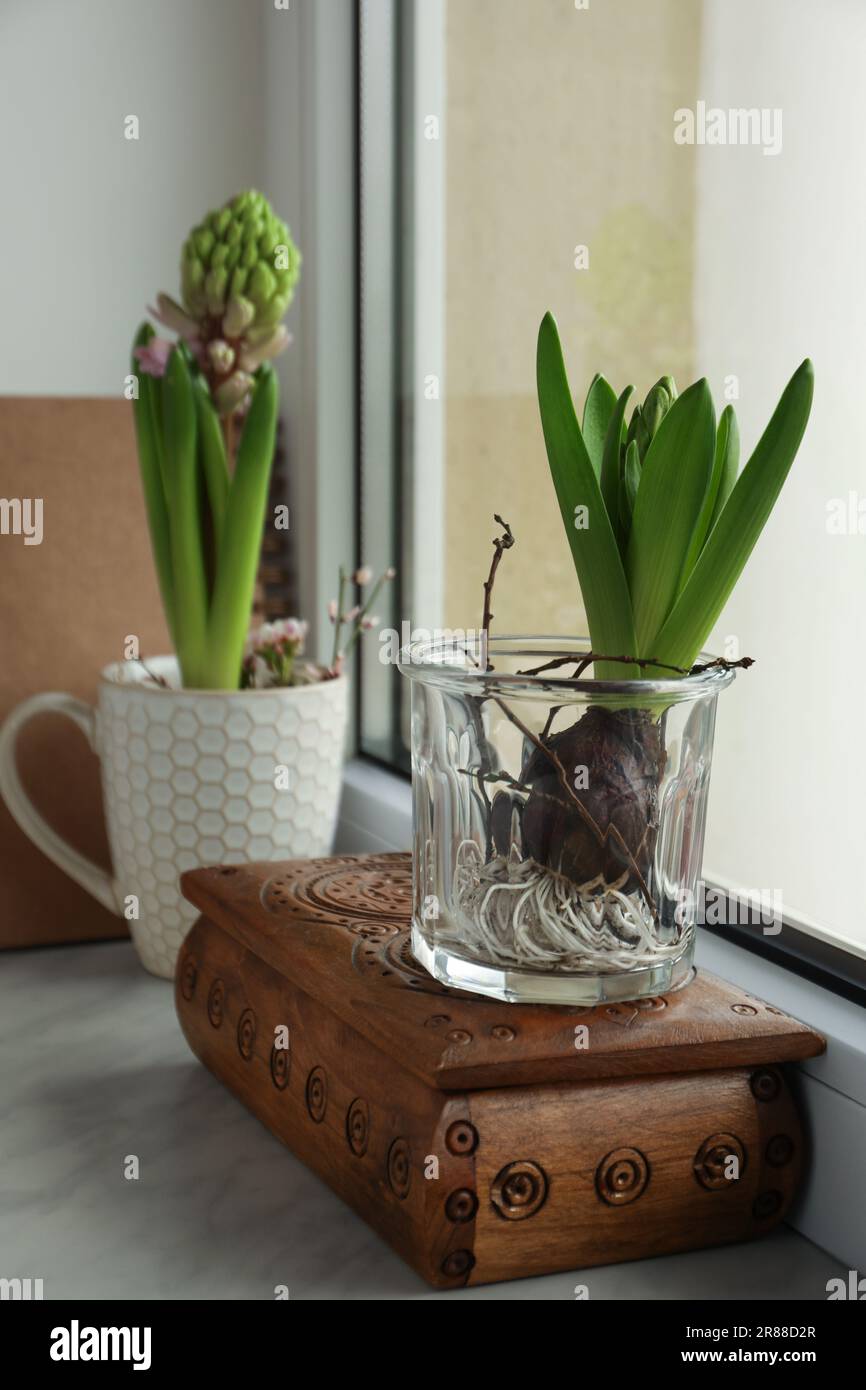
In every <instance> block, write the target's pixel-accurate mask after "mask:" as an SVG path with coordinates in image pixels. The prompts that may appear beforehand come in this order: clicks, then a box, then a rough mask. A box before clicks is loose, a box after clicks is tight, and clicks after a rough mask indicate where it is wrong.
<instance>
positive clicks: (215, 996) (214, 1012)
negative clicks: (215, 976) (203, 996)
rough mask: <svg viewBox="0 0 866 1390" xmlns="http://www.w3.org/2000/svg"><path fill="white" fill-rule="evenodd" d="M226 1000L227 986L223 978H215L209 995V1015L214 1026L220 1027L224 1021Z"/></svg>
mask: <svg viewBox="0 0 866 1390" xmlns="http://www.w3.org/2000/svg"><path fill="white" fill-rule="evenodd" d="M225 1002H226V987H225V985H224V984H223V982H222V980H214V982H213V984H212V985H211V987H210V989H209V990H208V996H207V1016H208V1019H209V1020H210V1024H211V1027H212V1028H219V1026H220V1024H221V1023H222V1021H223V1010H224V1008H225Z"/></svg>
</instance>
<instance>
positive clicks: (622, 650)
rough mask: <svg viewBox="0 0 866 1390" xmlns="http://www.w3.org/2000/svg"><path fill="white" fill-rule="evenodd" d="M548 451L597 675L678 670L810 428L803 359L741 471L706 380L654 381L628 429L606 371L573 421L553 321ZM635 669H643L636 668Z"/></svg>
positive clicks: (545, 405) (808, 371) (701, 637)
mask: <svg viewBox="0 0 866 1390" xmlns="http://www.w3.org/2000/svg"><path fill="white" fill-rule="evenodd" d="M537 376H538V403H539V409H540V412H541V423H542V428H543V430H544V440H545V444H546V446H547V456H548V461H549V463H550V471H551V474H552V477H553V483H554V487H555V489H556V496H557V500H558V502H559V508H560V512H561V513H562V520H563V523H564V525H565V530H566V535H567V536H568V541H569V545H570V547H571V553H572V557H573V559H574V566H575V569H576V571H577V577H578V582H579V584H580V588H581V592H582V594H583V600H584V605H585V608H586V616H587V622H588V625H589V635H590V640H591V642H592V647H593V650H594V651H595V652H597V653H599V655H600V657H602V658H603V657H619V658H622V657H624V656H625V657H632V658H635V659H636V660H635V661H631V662H629V661H622V660H620V661H618V662H614V661H611V660H607V661H605V660H603V659H600V660H597V661H596V663H595V674H596V676H597V678H598V679H601V680H605V679H612V680H623V679H634V678H638V677H640V676H644V677H647V676H650V677H652V676H659V677H671V676H674V677H675V676H677V675H679V676H682V675H686V674H687V673H688V671H689V670H690V669H691V667H692V665H693V663H694V662H695V660H696V658H697V656H698V654H699V652H700V650H701V647H702V645H703V643H704V642H705V641H706V639H707V637H708V636H709V633H710V631H711V629H712V627H713V624H714V623H715V621H716V619H717V618H718V617H719V614H720V613H721V611H722V609H723V607H724V605H725V603H726V601H727V599H728V597H729V595H730V593H731V591H732V589H733V588H734V585H735V584H736V582H737V580H738V579H739V577H740V574H741V572H742V570H743V567H744V565H745V563H746V561H747V560H748V558H749V555H750V554H751V552H752V549H753V547H754V545H755V542H756V541H757V539H758V537H759V536H760V534H761V531H762V530H763V528H764V524H765V523H766V521H767V518H768V517H769V515H770V513H771V511H772V509H773V507H774V505H775V502H776V499H777V497H778V495H779V492H780V491H781V488H782V484H783V483H784V481H785V478H786V477H787V475H788V470H789V469H790V467H791V464H792V463H793V461H794V457H795V455H796V453H797V450H798V448H799V445H800V440H801V439H802V437H803V433H804V431H805V429H806V423H807V421H808V419H809V411H810V408H811V404H812V386H813V372H812V364H811V362H810V361H809V360H808V359H807V360H806V361H805V362H803V363H802V364H801V365H800V366H799V367H798V368H797V370H796V372H795V373H794V375H793V376H792V378H791V380H790V381H789V383H788V385H787V386H786V387H785V390H784V392H783V393H782V397H781V400H780V401H779V404H778V405H777V407H776V409H775V411H774V413H773V416H772V419H771V420H770V423H769V424H768V425H767V428H766V429H765V431H764V433H763V435H762V436H761V439H760V440H759V442H758V444H757V446H756V448H755V450H754V452H753V453H752V455H751V457H750V459H749V461H748V463H747V464H746V466H745V468H744V469H743V471H742V473H741V474H740V475H739V476H738V475H737V470H738V463H739V433H738V429H737V420H736V416H735V414H734V410H733V407H732V406H730V405H728V406H726V407H725V409H724V410H723V411H722V414H721V417H720V419H719V421H718V425H717V424H716V419H715V412H714V408H713V400H712V396H711V394H710V389H709V386H708V384H707V382H706V380H703V379H702V380H701V381H697V382H695V383H694V385H692V386H690V387H689V388H688V389H687V390H686V391H684V392H683V394H682V395H681V396H678V395H677V390H676V386H675V385H674V382H673V380H672V378H671V377H669V376H666V377H662V379H661V380H660V381H659V382H657V383H656V385H655V386H654V387H653V388H652V390H651V391H650V392H649V394H648V395H647V397H646V400H645V401H644V403H643V405H642V406H637V407H636V408H635V410H634V412H633V414H632V416H631V420H630V421H629V422H628V424H626V409H627V406H628V402H629V398H630V396H631V395H632V392H633V389H634V388H633V387H631V386H627V387H626V388H625V390H624V391H623V392H622V393H621V394H620V395H619V396H617V395H616V393H615V392H614V390H613V388H612V387H611V386H610V385H609V384H608V382H607V381H606V380H605V379H604V377H603V376H596V377H595V378H594V379H593V381H592V383H591V385H590V388H589V391H588V393H587V397H586V404H585V406H584V412H583V425H582V426H581V425H580V424H579V423H578V420H577V415H576V413H575V409H574V404H573V401H572V396H571V391H570V389H569V385H568V378H567V376H566V371H565V363H564V360H563V355H562V347H561V345H560V341H559V333H558V331H557V327H556V322H555V320H554V318H553V317H552V315H551V314H549V313H548V314H546V315H545V317H544V319H543V320H542V323H541V328H540V330H539V334H538V353H537ZM637 660H639V661H640V662H641V664H640V665H638V664H636V661H637Z"/></svg>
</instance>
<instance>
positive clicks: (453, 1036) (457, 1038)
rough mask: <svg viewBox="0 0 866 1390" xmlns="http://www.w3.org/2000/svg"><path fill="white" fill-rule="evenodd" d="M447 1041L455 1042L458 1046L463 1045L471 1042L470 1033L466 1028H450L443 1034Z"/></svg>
mask: <svg viewBox="0 0 866 1390" xmlns="http://www.w3.org/2000/svg"><path fill="white" fill-rule="evenodd" d="M445 1036H446V1038H447V1039H448V1041H449V1042H452V1043H457V1045H458V1047H465V1046H466V1044H467V1043H471V1041H472V1034H471V1033H470V1032H468V1031H467V1029H466V1028H452V1029H451V1032H450V1033H446V1034H445Z"/></svg>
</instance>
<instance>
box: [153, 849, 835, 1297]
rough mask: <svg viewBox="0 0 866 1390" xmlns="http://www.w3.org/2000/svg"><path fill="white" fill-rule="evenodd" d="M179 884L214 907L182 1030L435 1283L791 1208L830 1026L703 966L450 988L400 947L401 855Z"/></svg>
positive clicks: (256, 867)
mask: <svg viewBox="0 0 866 1390" xmlns="http://www.w3.org/2000/svg"><path fill="white" fill-rule="evenodd" d="M183 889H184V893H185V894H186V896H187V897H188V898H189V899H190V900H191V901H192V902H193V903H195V905H196V906H197V907H198V908H199V909H200V910H201V912H202V913H203V914H204V915H203V916H202V917H201V918H200V919H199V921H198V922H197V923H196V924H195V926H194V927H193V928H192V930H191V931H190V933H189V935H188V936H187V938H186V942H185V944H184V947H183V950H182V951H181V955H180V959H179V962H178V971H177V982H176V996H177V1010H178V1015H179V1017H180V1021H181V1025H182V1027H183V1030H184V1033H185V1035H186V1037H187V1040H188V1041H189V1044H190V1046H191V1048H192V1049H193V1051H194V1052H195V1053H196V1054H197V1056H198V1057H199V1058H200V1059H201V1060H202V1061H203V1062H204V1064H205V1066H207V1067H209V1068H210V1070H211V1071H212V1072H214V1073H215V1074H216V1075H217V1076H218V1077H220V1079H221V1080H222V1081H224V1082H225V1084H226V1085H227V1086H228V1087H229V1088H230V1090H232V1091H233V1092H234V1093H235V1094H236V1095H237V1096H238V1097H239V1099H240V1100H242V1101H243V1103H244V1104H245V1105H246V1106H248V1108H249V1109H250V1110H252V1111H253V1113H254V1114H255V1115H257V1116H258V1117H259V1119H261V1120H262V1121H263V1122H264V1124H266V1125H267V1127H268V1128H269V1129H270V1130H271V1131H272V1132H273V1133H274V1134H276V1135H277V1136H278V1137H279V1138H280V1139H282V1140H283V1141H284V1142H285V1143H286V1144H287V1145H288V1146H289V1147H290V1148H291V1149H292V1150H293V1151H294V1153H296V1154H297V1155H298V1156H299V1157H300V1158H301V1159H302V1160H303V1161H304V1162H305V1163H307V1164H309V1165H310V1167H311V1168H313V1169H314V1170H315V1171H316V1172H317V1173H318V1174H319V1175H320V1176H321V1177H322V1178H323V1179H324V1180H325V1181H326V1182H327V1183H329V1184H330V1186H331V1187H332V1188H333V1189H334V1191H335V1192H337V1193H338V1194H339V1196H340V1197H342V1198H343V1199H344V1201H346V1202H348V1203H349V1204H350V1206H352V1207H354V1209H355V1210H356V1211H358V1212H359V1213H360V1214H361V1216H363V1217H364V1218H365V1220H367V1221H368V1222H369V1223H370V1224H371V1225H372V1226H373V1227H375V1229H376V1230H377V1231H378V1232H379V1233H380V1234H381V1235H382V1236H383V1237H384V1238H385V1239H386V1240H387V1241H389V1242H390V1243H391V1245H393V1246H394V1248H395V1249H396V1250H397V1251H399V1253H400V1254H401V1255H402V1256H403V1257H404V1258H405V1259H406V1260H407V1261H408V1262H409V1264H410V1265H412V1267H413V1268H414V1269H416V1270H417V1271H418V1273H419V1274H421V1275H422V1276H423V1277H424V1278H425V1279H427V1280H428V1281H429V1282H430V1283H431V1284H433V1285H435V1286H437V1287H440V1288H453V1287H459V1286H460V1285H462V1284H467V1283H468V1284H476V1283H487V1282H490V1281H493V1280H499V1279H516V1278H520V1277H522V1276H525V1275H532V1274H543V1273H549V1272H551V1271H555V1270H565V1269H578V1268H581V1267H585V1266H588V1265H593V1264H608V1263H613V1262H615V1261H618V1260H631V1259H639V1258H641V1257H642V1256H648V1255H659V1254H664V1253H667V1252H669V1251H677V1250H688V1249H693V1248H695V1247H700V1246H708V1245H716V1244H721V1243H723V1242H727V1241H736V1240H746V1239H750V1238H752V1237H754V1236H759V1235H762V1234H763V1233H764V1232H765V1231H767V1230H769V1229H770V1228H771V1227H772V1226H774V1225H775V1224H776V1223H777V1222H778V1221H779V1220H780V1219H781V1218H782V1217H783V1216H784V1214H785V1211H786V1210H787V1208H788V1206H789V1204H790V1202H791V1199H792V1197H793V1195H794V1192H795V1190H796V1188H797V1184H798V1181H799V1178H800V1173H801V1167H802V1163H803V1136H802V1131H801V1127H800V1123H799V1120H798V1116H797V1111H796V1108H795V1105H794V1102H793V1099H792V1097H791V1093H790V1090H789V1087H788V1083H787V1080H786V1077H785V1072H784V1068H783V1067H782V1066H781V1065H780V1064H781V1063H784V1062H786V1061H790V1060H793V1059H797V1058H803V1057H809V1056H814V1055H815V1054H816V1053H818V1052H820V1051H822V1050H823V1046H824V1044H823V1040H822V1039H821V1038H820V1037H819V1036H818V1035H817V1034H816V1033H814V1032H812V1031H811V1030H810V1029H809V1028H807V1027H805V1026H804V1025H803V1024H801V1023H798V1022H797V1021H796V1020H794V1019H791V1018H789V1017H787V1015H785V1014H783V1013H782V1012H781V1010H779V1009H774V1008H772V1007H769V1006H768V1005H766V1004H764V1003H763V1002H762V1001H761V1000H759V999H755V998H752V997H751V996H748V995H745V994H744V993H743V992H742V991H741V990H740V989H737V988H735V987H734V986H732V985H728V984H726V983H724V982H723V981H721V980H717V979H715V978H714V977H712V976H710V975H707V974H705V973H703V972H702V973H700V974H699V975H698V976H697V978H696V979H695V980H694V981H693V982H692V983H691V984H690V985H689V986H688V987H687V988H685V989H683V990H680V991H679V992H678V993H676V994H671V995H669V996H667V997H664V998H658V999H651V1000H642V1001H640V1003H637V1004H617V1005H613V1006H604V1005H601V1006H598V1007H596V1008H563V1007H555V1006H543V1005H531V1006H526V1005H508V1004H501V1003H497V1002H496V1001H493V1000H488V999H483V998H480V997H478V996H475V995H471V994H467V993H464V992H462V991H457V990H449V989H446V988H444V987H443V986H441V985H439V984H437V983H436V982H435V981H434V980H433V979H431V978H430V977H429V976H428V975H427V974H426V973H425V972H424V971H423V970H422V969H421V968H420V967H419V966H418V965H417V964H416V963H415V962H414V960H413V958H412V955H411V952H410V949H409V939H408V930H407V928H408V920H409V913H410V902H411V868H410V860H409V856H408V855H381V856H375V857H374V856H369V857H362V858H346V859H325V860H313V861H306V862H297V863H289V864H248V865H244V866H242V867H237V868H234V867H228V866H223V867H218V868H212V869H197V870H194V871H193V872H191V873H188V874H185V875H184V878H183ZM280 1029H287V1034H285V1035H284V1034H280V1033H279V1032H278V1030H280ZM286 1040H287V1041H288V1047H281V1046H280V1045H279V1044H280V1043H281V1042H285V1041H286ZM732 1160H733V1161H732Z"/></svg>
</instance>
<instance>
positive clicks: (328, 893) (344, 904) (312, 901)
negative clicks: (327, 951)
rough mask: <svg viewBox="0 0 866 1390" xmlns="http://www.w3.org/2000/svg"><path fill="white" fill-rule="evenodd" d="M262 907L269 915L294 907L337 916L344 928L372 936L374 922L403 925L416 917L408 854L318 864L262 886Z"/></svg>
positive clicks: (309, 865)
mask: <svg viewBox="0 0 866 1390" xmlns="http://www.w3.org/2000/svg"><path fill="white" fill-rule="evenodd" d="M261 898H262V903H263V905H264V906H265V907H266V908H268V910H269V911H271V912H280V911H281V910H282V909H284V908H285V907H287V906H288V905H289V904H290V903H291V904H292V905H293V906H295V905H300V906H302V907H310V908H313V909H315V911H316V913H317V914H318V913H325V914H327V915H328V916H330V917H336V918H337V919H338V923H339V925H340V926H348V927H350V928H351V929H352V930H354V931H361V932H365V931H369V924H370V922H373V923H378V924H379V935H383V934H385V932H384V929H383V927H382V919H383V918H384V919H385V920H386V922H390V923H393V924H396V926H392V927H391V929H390V930H391V931H392V932H393V931H395V930H397V929H398V928H399V927H402V926H404V925H405V923H406V922H408V920H409V918H410V917H411V915H412V864H411V860H410V859H409V857H408V856H407V855H402V854H395V855H387V854H386V855H377V856H376V858H365V859H364V860H363V861H360V860H358V859H348V860H344V861H343V863H341V864H340V865H338V866H337V867H335V866H334V864H333V861H328V860H325V861H319V864H317V863H316V861H315V860H314V861H313V862H312V863H308V864H305V865H303V866H300V867H299V868H298V869H297V870H296V871H294V872H292V873H288V874H281V875H280V876H278V877H276V878H272V879H269V880H268V882H267V883H266V884H264V885H263V887H262V893H261Z"/></svg>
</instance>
